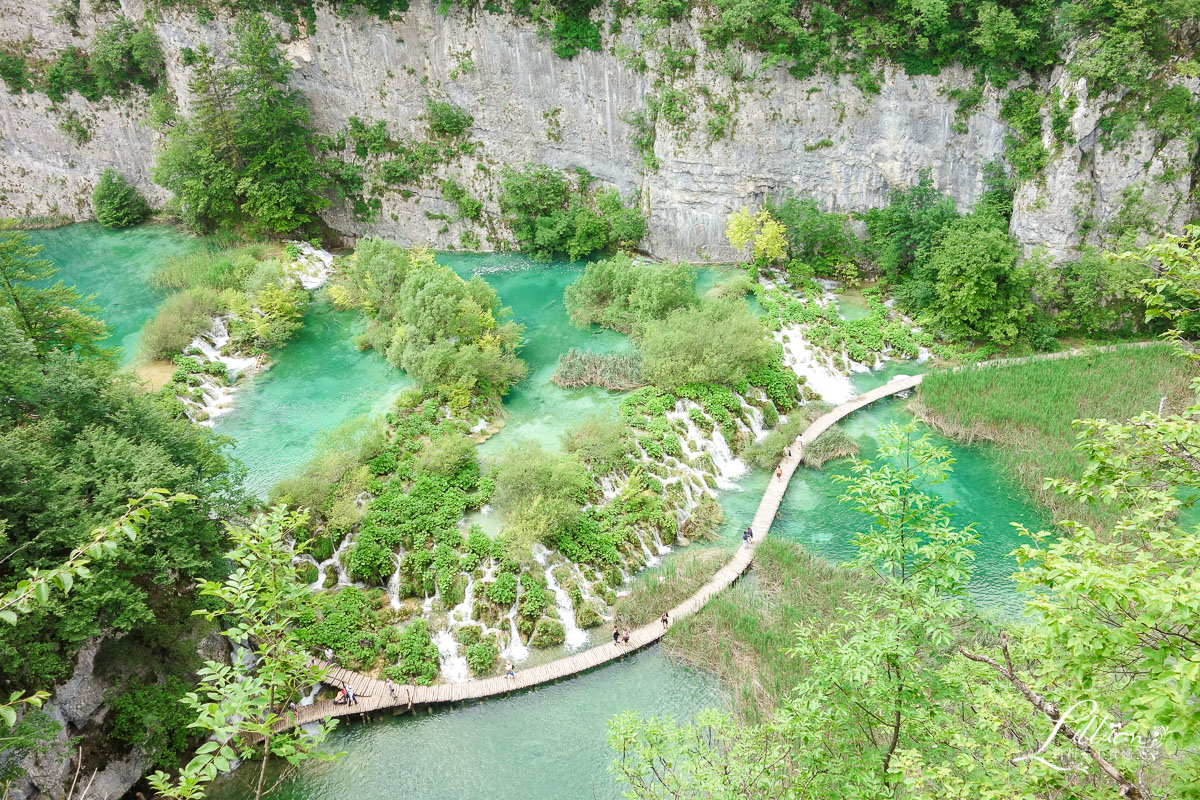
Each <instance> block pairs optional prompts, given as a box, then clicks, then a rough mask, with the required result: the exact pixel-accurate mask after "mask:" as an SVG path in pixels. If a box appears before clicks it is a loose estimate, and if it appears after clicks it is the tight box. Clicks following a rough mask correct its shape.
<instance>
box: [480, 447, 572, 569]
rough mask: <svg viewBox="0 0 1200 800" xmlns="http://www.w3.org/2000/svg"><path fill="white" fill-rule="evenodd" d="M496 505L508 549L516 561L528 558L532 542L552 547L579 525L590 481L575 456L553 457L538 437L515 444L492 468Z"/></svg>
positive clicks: (500, 456) (502, 454)
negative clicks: (503, 520) (504, 522)
mask: <svg viewBox="0 0 1200 800" xmlns="http://www.w3.org/2000/svg"><path fill="white" fill-rule="evenodd" d="M492 477H493V478H494V479H495V481H496V506H497V507H498V508H499V509H500V510H501V511H503V512H504V515H505V518H506V519H507V520H508V523H509V524H508V528H507V529H506V530H505V533H504V535H505V538H506V542H507V545H506V551H507V554H508V555H509V557H511V558H513V559H514V560H518V561H524V560H528V559H529V557H530V548H531V547H532V545H533V544H535V543H542V544H547V545H552V544H553V542H554V540H555V539H556V538H557V537H559V536H560V535H567V534H569V533H570V532H571V531H572V530H573V529H575V528H576V527H577V526H578V525H579V521H580V513H581V508H580V507H581V505H582V503H583V502H584V501H585V500H586V498H587V496H588V493H589V492H590V491H591V481H590V479H589V478H588V475H587V471H586V469H585V468H584V466H583V463H582V462H581V461H580V460H579V458H578V457H577V456H576V455H572V454H562V455H554V454H551V453H548V452H546V451H545V450H543V449H542V447H541V445H540V444H538V443H537V442H536V441H531V440H525V441H520V442H516V443H514V444H512V445H510V446H509V447H508V448H507V449H505V450H504V451H502V452H501V453H500V454H499V455H498V456H497V457H496V460H495V463H494V464H493V466H492Z"/></svg>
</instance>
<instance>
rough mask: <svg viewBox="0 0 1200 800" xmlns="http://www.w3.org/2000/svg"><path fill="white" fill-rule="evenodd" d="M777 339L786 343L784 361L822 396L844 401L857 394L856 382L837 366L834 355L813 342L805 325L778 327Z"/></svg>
mask: <svg viewBox="0 0 1200 800" xmlns="http://www.w3.org/2000/svg"><path fill="white" fill-rule="evenodd" d="M775 341H776V342H778V343H779V344H780V346H781V347H783V363H784V364H785V365H787V366H788V367H791V369H792V371H793V372H795V373H796V374H797V375H799V376H800V377H802V378H804V379H805V385H806V386H808V388H809V389H812V390H813V391H814V392H816V393H817V394H818V395H820V396H821V399H822V400H825V401H827V402H830V403H833V404H834V405H841V404H842V403H844V402H846V401H847V400H849V399H850V398H852V397H854V384H853V383H852V382H851V381H850V378H849V377H848V376H847V375H844V374H842V373H841V372H840V371H838V370H836V369H834V367H833V365H832V364H831V363H830V359H829V358H828V357H827V356H825V355H824V354H822V353H819V352H818V351H817V349H816V348H814V347H813V346H812V345H810V344H809V342H808V341H807V340H806V339H805V338H804V328H803V326H801V325H789V326H787V327H785V328H784V329H783V330H781V331H776V333H775Z"/></svg>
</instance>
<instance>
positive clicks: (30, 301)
mask: <svg viewBox="0 0 1200 800" xmlns="http://www.w3.org/2000/svg"><path fill="white" fill-rule="evenodd" d="M41 253H42V247H41V245H35V244H33V243H32V242H31V241H30V239H29V234H27V233H25V232H24V231H21V230H18V229H17V228H16V224H15V223H14V222H12V221H11V220H0V308H6V309H10V310H11V311H12V312H13V318H14V319H15V321H16V323H17V324H18V325H19V326H20V328H21V330H22V331H23V332H24V333H25V335H26V336H27V337H28V338H29V340H30V342H32V343H33V345H34V347H36V348H37V352H38V354H39V356H45V355H46V354H47V353H49V352H50V351H52V350H69V351H75V352H78V353H82V354H87V355H98V354H99V353H100V344H99V343H100V340H101V339H103V338H104V337H106V336H107V335H108V331H107V329H106V328H105V327H104V323H103V322H101V321H100V320H98V319H96V318H95V317H93V316H91V315H92V314H93V313H95V312H96V310H97V307H96V306H95V305H94V304H93V303H92V302H91V299H92V298H90V297H80V296H79V295H78V294H76V293H75V290H74V289H73V288H72V287H70V286H66V285H64V284H63V282H62V281H58V282H57V283H55V284H53V285H46V284H47V283H48V282H49V280H50V279H51V278H53V277H54V275H55V273H56V272H58V270H57V269H56V268H55V267H54V265H53V264H51V263H50V262H49V261H47V260H46V259H44V258H40V256H41Z"/></svg>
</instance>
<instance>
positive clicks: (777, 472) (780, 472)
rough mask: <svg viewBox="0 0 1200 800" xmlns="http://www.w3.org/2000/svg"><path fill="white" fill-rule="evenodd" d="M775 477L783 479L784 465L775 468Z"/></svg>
mask: <svg viewBox="0 0 1200 800" xmlns="http://www.w3.org/2000/svg"><path fill="white" fill-rule="evenodd" d="M775 477H776V478H779V480H783V467H776V468H775Z"/></svg>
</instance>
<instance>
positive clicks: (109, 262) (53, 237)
mask: <svg viewBox="0 0 1200 800" xmlns="http://www.w3.org/2000/svg"><path fill="white" fill-rule="evenodd" d="M29 237H30V239H32V240H33V243H34V244H40V245H42V247H44V248H45V249H44V250H43V251H42V257H43V258H47V259H49V260H50V261H52V262H54V265H55V266H56V267H58V274H57V275H56V276H55V278H54V280H61V281H62V282H63V283H65V284H66V285H68V286H74V287H75V290H76V291H78V292H79V293H80V294H82V295H91V294H94V295H96V300H95V302H96V303H97V304H98V305H99V306H100V318H101V319H103V320H104V322H105V324H107V325H108V327H109V330H110V331H111V332H112V335H111V336H110V337H109V339H108V341H107V342H105V344H107V345H108V346H110V347H119V348H121V351H122V352H121V362H122V363H123V364H128V363H130V362H132V361H133V359H134V358H135V357H136V356H137V341H138V337H139V336H140V335H141V330H142V326H144V325H145V324H146V322H147V320H149V319H150V317H152V316H154V311H155V309H157V308H158V304H159V303H161V302H162V301H163V299H164V298H165V297H166V296H167V293H166V292H163V291H162V290H160V289H156V288H155V287H154V286H153V285H151V283H150V278H151V276H152V275H154V273H155V271H156V270H157V269H158V267H159V265H160V264H161V263H162V260H163V259H164V258H167V257H169V256H176V255H180V254H182V253H186V252H188V251H189V250H192V249H194V248H196V247H201V246H203V244H202V242H201V240H199V239H196V238H195V237H192V236H189V235H188V234H186V233H183V232H182V231H180V230H178V229H176V228H173V227H171V226H169V225H139V226H137V227H135V228H125V229H123V230H109V229H108V228H105V227H104V226H103V225H101V224H100V223H98V222H84V223H79V224H76V225H66V226H64V227H61V228H53V229H51V230H39V231H30V232H29Z"/></svg>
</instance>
